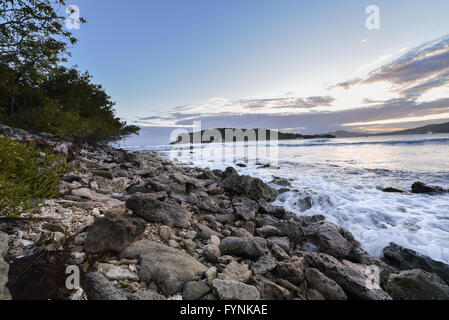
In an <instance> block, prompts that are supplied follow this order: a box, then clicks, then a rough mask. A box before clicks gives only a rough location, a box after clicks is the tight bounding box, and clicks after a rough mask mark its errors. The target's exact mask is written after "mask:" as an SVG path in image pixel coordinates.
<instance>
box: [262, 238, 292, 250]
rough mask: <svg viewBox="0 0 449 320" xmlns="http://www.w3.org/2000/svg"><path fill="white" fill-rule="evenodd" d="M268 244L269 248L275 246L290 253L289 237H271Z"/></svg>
mask: <svg viewBox="0 0 449 320" xmlns="http://www.w3.org/2000/svg"><path fill="white" fill-rule="evenodd" d="M267 243H268V246H269V247H272V246H273V245H277V246H279V247H281V248H282V249H284V251H285V252H290V251H291V247H290V239H289V238H288V237H269V238H268V239H267Z"/></svg>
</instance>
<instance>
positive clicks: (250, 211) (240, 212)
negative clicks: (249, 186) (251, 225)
mask: <svg viewBox="0 0 449 320" xmlns="http://www.w3.org/2000/svg"><path fill="white" fill-rule="evenodd" d="M232 204H233V205H234V208H235V213H236V214H237V216H239V217H241V218H242V219H244V220H246V221H249V220H252V219H254V218H255V217H256V213H257V211H258V210H259V205H258V204H257V202H256V201H254V200H251V199H249V198H247V197H235V198H233V199H232Z"/></svg>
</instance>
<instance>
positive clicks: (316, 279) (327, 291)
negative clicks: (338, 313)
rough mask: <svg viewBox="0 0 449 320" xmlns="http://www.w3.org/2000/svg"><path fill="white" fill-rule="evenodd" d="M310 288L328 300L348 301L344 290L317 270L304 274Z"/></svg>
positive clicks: (310, 270) (309, 270)
mask: <svg viewBox="0 0 449 320" xmlns="http://www.w3.org/2000/svg"><path fill="white" fill-rule="evenodd" d="M304 275H305V278H306V280H307V283H308V284H309V286H310V287H311V288H313V289H316V290H318V291H319V292H321V293H322V294H323V295H324V296H325V298H326V299H327V300H347V299H348V297H347V296H346V293H345V292H344V291H343V289H342V288H341V287H340V286H339V285H338V284H337V283H336V282H335V281H334V280H332V279H329V278H328V277H326V276H325V275H324V274H322V273H321V272H320V271H319V270H317V269H313V268H310V269H307V270H306V271H305V273H304Z"/></svg>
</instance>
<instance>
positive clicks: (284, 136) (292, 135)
mask: <svg viewBox="0 0 449 320" xmlns="http://www.w3.org/2000/svg"><path fill="white" fill-rule="evenodd" d="M229 129H230V130H243V132H246V130H248V129H231V128H218V129H216V130H218V131H219V132H220V133H221V138H222V141H224V140H225V133H226V130H229ZM254 130H255V132H256V136H257V137H256V140H257V141H259V140H260V134H259V131H260V130H265V131H267V134H266V140H270V137H271V132H272V131H271V130H267V129H254ZM205 131H206V130H202V131H201V132H200V133H201V137H202V136H203V134H204V132H205ZM196 133H198V132H196ZM188 135H189V137H188V138H186V139H184V135H179V136H178V138H177V139H176V142H172V143H171V144H177V143H181V141H183V140H184V141H185V140H187V139H189V140H188V141H190V142H192V141H193V135H194V133H189V134H188ZM319 138H329V139H330V138H335V136H334V135H331V134H323V135H302V134H297V133H284V132H279V133H278V140H298V139H319ZM202 142H203V143H213V142H214V141H213V139H211V140H210V141H202Z"/></svg>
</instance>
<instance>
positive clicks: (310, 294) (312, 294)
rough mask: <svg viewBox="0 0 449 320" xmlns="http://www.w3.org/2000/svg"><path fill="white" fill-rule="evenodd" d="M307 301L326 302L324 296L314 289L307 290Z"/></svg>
mask: <svg viewBox="0 0 449 320" xmlns="http://www.w3.org/2000/svg"><path fill="white" fill-rule="evenodd" d="M307 300H311V301H322V300H326V298H325V297H324V295H323V294H322V293H321V292H319V291H318V290H315V289H309V290H307Z"/></svg>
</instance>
